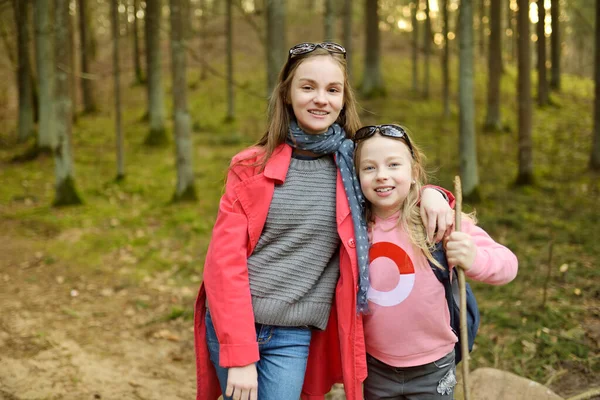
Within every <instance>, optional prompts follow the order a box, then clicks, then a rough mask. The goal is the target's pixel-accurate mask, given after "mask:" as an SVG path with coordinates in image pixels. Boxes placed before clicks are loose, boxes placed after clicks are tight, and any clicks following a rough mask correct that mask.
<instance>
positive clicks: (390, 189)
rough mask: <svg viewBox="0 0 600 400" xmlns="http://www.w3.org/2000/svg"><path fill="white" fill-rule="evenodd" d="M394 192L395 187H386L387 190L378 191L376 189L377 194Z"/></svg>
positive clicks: (380, 189) (379, 189)
mask: <svg viewBox="0 0 600 400" xmlns="http://www.w3.org/2000/svg"><path fill="white" fill-rule="evenodd" d="M392 190H394V188H393V187H385V188H378V189H375V191H376V192H377V193H387V192H390V191H392Z"/></svg>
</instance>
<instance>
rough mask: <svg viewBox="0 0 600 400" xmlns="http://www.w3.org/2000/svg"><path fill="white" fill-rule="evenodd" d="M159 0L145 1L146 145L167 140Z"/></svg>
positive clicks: (155, 144) (164, 142) (160, 144)
mask: <svg viewBox="0 0 600 400" xmlns="http://www.w3.org/2000/svg"><path fill="white" fill-rule="evenodd" d="M161 10H162V8H161V1H160V0H147V1H146V25H145V26H146V62H147V64H148V65H147V67H146V71H147V74H148V79H147V83H148V119H149V121H150V131H149V132H148V135H147V136H146V140H145V142H144V143H145V144H146V145H148V146H162V145H164V144H166V143H167V142H168V139H167V132H166V130H165V105H164V90H163V86H162V66H161V62H162V57H161V48H160V19H161V14H162V13H161Z"/></svg>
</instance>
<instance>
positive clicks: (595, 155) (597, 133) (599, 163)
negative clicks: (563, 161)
mask: <svg viewBox="0 0 600 400" xmlns="http://www.w3.org/2000/svg"><path fill="white" fill-rule="evenodd" d="M595 46H596V56H595V62H594V68H595V73H594V75H595V88H594V95H595V100H594V138H593V142H592V151H591V155H590V169H592V170H594V171H600V0H596V43H595Z"/></svg>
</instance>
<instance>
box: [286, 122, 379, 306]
mask: <svg viewBox="0 0 600 400" xmlns="http://www.w3.org/2000/svg"><path fill="white" fill-rule="evenodd" d="M286 142H287V144H289V145H290V146H292V147H293V148H295V149H298V150H307V151H310V152H312V153H315V154H317V155H325V154H335V161H336V164H337V167H338V169H339V170H340V174H341V175H342V182H343V183H344V189H345V190H346V197H348V203H349V204H350V213H351V214H352V223H353V225H354V236H355V238H356V256H357V257H356V258H357V260H358V279H359V288H358V294H357V297H358V299H357V309H358V311H359V312H363V313H365V312H367V310H368V303H367V291H368V289H369V238H368V235H367V224H366V222H365V217H364V213H363V211H364V206H365V198H364V196H363V194H362V191H361V190H360V184H359V183H358V179H357V177H356V172H355V171H354V160H353V157H354V142H353V141H352V140H350V139H348V138H346V132H344V129H343V128H342V127H341V126H339V125H338V124H333V125H331V126H330V127H329V129H327V132H325V133H322V134H319V135H310V134H307V133H305V132H304V131H303V130H302V128H300V127H299V126H298V123H297V122H296V121H295V120H293V121H292V122H291V123H290V131H289V133H288V137H287V141H286Z"/></svg>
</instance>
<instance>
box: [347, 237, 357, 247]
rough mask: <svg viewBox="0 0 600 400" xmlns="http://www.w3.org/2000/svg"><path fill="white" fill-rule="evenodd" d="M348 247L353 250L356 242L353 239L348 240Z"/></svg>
mask: <svg viewBox="0 0 600 400" xmlns="http://www.w3.org/2000/svg"><path fill="white" fill-rule="evenodd" d="M348 246H350V247H352V248H355V247H356V242H355V241H354V238H350V239H349V240H348Z"/></svg>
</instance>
